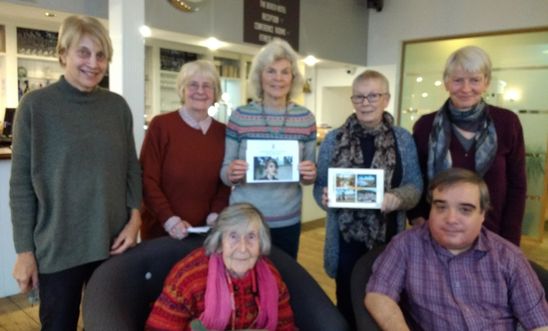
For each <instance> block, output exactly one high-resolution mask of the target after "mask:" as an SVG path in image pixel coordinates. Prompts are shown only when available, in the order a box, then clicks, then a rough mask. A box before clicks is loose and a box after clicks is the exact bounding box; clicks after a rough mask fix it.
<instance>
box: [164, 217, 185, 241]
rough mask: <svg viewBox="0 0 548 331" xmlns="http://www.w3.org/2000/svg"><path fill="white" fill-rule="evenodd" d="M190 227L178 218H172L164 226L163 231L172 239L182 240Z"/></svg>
mask: <svg viewBox="0 0 548 331" xmlns="http://www.w3.org/2000/svg"><path fill="white" fill-rule="evenodd" d="M190 227H191V225H190V223H188V222H187V221H183V220H182V219H181V218H180V217H178V216H173V217H171V218H170V219H169V220H167V221H166V223H165V224H164V229H165V230H166V232H167V233H168V234H169V236H170V237H171V238H174V239H183V238H186V236H188V228H190Z"/></svg>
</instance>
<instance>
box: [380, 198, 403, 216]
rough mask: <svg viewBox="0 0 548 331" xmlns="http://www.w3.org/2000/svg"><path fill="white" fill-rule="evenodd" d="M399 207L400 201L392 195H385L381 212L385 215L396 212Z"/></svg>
mask: <svg viewBox="0 0 548 331" xmlns="http://www.w3.org/2000/svg"><path fill="white" fill-rule="evenodd" d="M400 205H401V199H400V198H398V197H397V196H396V195H395V194H393V193H385V194H384V198H383V200H382V205H381V211H382V212H383V213H385V214H388V213H390V212H393V211H394V210H397V209H398V208H399V207H400Z"/></svg>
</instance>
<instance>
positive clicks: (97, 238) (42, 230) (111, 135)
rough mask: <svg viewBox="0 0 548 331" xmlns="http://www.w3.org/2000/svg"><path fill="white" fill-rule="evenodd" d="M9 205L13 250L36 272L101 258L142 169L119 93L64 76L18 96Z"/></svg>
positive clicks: (137, 198)
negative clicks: (82, 87) (31, 257)
mask: <svg viewBox="0 0 548 331" xmlns="http://www.w3.org/2000/svg"><path fill="white" fill-rule="evenodd" d="M13 137H14V139H13V153H12V170H11V178H10V207H11V216H12V224H13V239H14V243H15V250H16V252H17V253H21V252H29V251H31V252H34V254H35V256H36V259H37V261H38V268H39V272H40V273H52V272H57V271H61V270H65V269H68V268H71V267H74V266H78V265H82V264H85V263H89V262H93V261H98V260H102V259H106V258H107V257H108V256H109V248H110V245H111V243H112V240H113V238H115V237H116V235H117V234H118V233H119V232H120V231H121V230H122V228H123V227H124V225H125V224H126V223H127V221H128V216H129V214H128V213H129V210H130V209H131V208H139V206H140V203H141V172H140V167H139V163H138V161H137V156H136V152H135V145H134V139H133V129H132V117H131V112H130V109H129V107H128V105H127V103H126V102H125V100H124V99H123V98H122V97H121V96H119V95H117V94H114V93H112V92H109V91H108V90H105V89H102V88H97V89H95V90H94V91H93V92H90V93H86V92H81V91H79V90H77V89H75V88H74V87H73V86H71V85H70V84H69V83H68V82H67V81H66V80H65V79H64V77H61V79H60V80H59V81H58V82H56V83H54V84H52V85H50V86H48V87H45V88H42V89H40V90H36V91H33V92H31V93H29V94H27V95H25V97H24V98H23V99H22V100H21V103H20V105H19V108H18V110H17V114H16V120H15V124H14V133H13Z"/></svg>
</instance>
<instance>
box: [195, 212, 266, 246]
mask: <svg viewBox="0 0 548 331" xmlns="http://www.w3.org/2000/svg"><path fill="white" fill-rule="evenodd" d="M255 222H257V223H258V224H259V251H260V254H261V255H268V254H270V248H271V247H272V242H271V240H270V230H269V229H268V226H267V225H266V222H265V220H264V217H263V214H261V212H260V211H259V210H258V209H257V208H255V207H254V206H253V205H252V204H249V203H235V204H233V205H230V206H228V207H226V208H225V209H224V210H223V211H222V212H221V214H219V218H218V219H217V222H216V223H215V225H214V226H213V229H212V230H211V232H210V233H209V235H208V236H207V238H206V239H205V242H204V247H205V250H206V254H207V255H211V254H213V253H215V252H219V251H220V250H221V247H222V240H223V233H225V232H226V231H229V230H230V229H233V228H235V227H236V228H239V229H247V227H248V226H249V225H250V224H252V223H255Z"/></svg>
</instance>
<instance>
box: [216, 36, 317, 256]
mask: <svg viewBox="0 0 548 331" xmlns="http://www.w3.org/2000/svg"><path fill="white" fill-rule="evenodd" d="M297 61H298V57H297V54H296V53H295V51H294V50H293V49H292V48H291V46H290V45H289V44H288V43H287V42H285V41H283V40H280V39H274V40H273V41H272V42H270V43H269V44H267V45H266V46H264V47H263V48H262V49H261V50H260V52H259V53H258V54H257V55H256V56H255V58H254V59H253V63H252V65H251V72H250V74H249V77H250V85H251V87H252V89H253V92H254V94H255V96H256V101H254V102H251V103H249V104H247V105H245V106H241V107H239V108H237V109H236V110H235V111H234V112H232V114H231V116H230V120H229V123H228V127H227V131H226V152H225V158H224V161H223V168H222V169H221V178H222V180H223V182H224V183H225V184H227V185H231V186H234V189H233V191H232V194H231V196H230V203H231V204H232V203H236V202H249V203H252V204H253V205H255V206H256V207H257V208H258V209H259V210H260V211H261V212H262V213H263V215H264V216H265V219H266V221H267V223H268V226H269V227H270V231H271V235H272V243H273V244H274V245H276V246H278V247H279V248H281V249H282V250H284V251H285V252H287V253H288V254H289V255H291V256H293V257H295V258H296V257H297V251H298V248H299V236H300V233H301V223H300V222H301V205H302V191H301V186H300V184H304V185H309V184H312V183H313V182H314V179H315V178H316V165H315V164H314V160H315V149H316V121H315V119H314V115H312V113H311V112H310V111H309V110H308V109H306V108H304V107H301V106H299V105H297V104H295V103H293V102H291V101H290V99H291V97H294V96H295V95H297V93H299V91H300V89H301V87H302V83H303V77H302V75H301V73H300V72H299V69H298V66H297V65H298V62H297ZM265 139H266V140H293V141H297V142H298V145H299V158H300V159H299V165H298V169H299V173H300V183H298V182H277V181H272V182H267V183H264V182H263V183H246V182H245V175H246V172H247V169H248V164H247V162H246V161H245V160H246V149H247V142H248V141H250V140H265Z"/></svg>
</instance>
